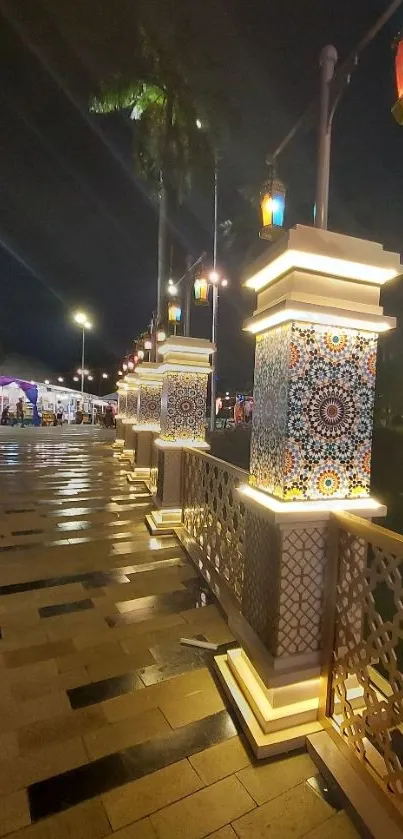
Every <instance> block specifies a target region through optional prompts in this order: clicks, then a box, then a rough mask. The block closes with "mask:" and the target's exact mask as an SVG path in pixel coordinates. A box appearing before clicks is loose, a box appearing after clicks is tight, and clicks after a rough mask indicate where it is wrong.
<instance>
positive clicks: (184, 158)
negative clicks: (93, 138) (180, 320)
mask: <svg viewBox="0 0 403 839" xmlns="http://www.w3.org/2000/svg"><path fill="white" fill-rule="evenodd" d="M144 44H145V54H146V57H147V59H148V62H149V72H148V73H145V76H146V78H140V79H136V80H126V79H124V78H123V77H122V76H121V75H117V76H114V77H113V78H112V79H109V80H108V81H107V82H105V83H104V84H102V85H101V88H100V90H99V92H98V94H97V96H95V97H94V98H93V99H92V101H91V104H90V109H91V111H93V112H94V113H98V114H108V113H111V112H113V111H128V112H129V114H130V117H131V119H132V120H133V121H134V122H135V132H134V159H135V166H136V169H137V171H138V172H139V173H140V174H141V175H142V176H143V177H145V178H146V180H147V182H148V185H149V187H150V189H151V191H152V193H153V194H154V195H157V196H158V200H159V224H158V297H157V302H158V305H157V315H158V318H159V319H162V314H163V305H164V291H165V287H166V281H167V261H168V259H167V257H168V238H169V209H170V205H171V202H173V201H175V200H176V201H181V200H182V198H183V196H184V195H185V194H186V191H187V189H188V188H189V186H190V182H191V175H192V172H193V171H194V170H195V169H196V168H198V169H200V168H201V167H203V166H204V165H205V164H206V162H209V164H210V167H211V149H210V146H209V142H208V135H207V134H206V133H205V132H200V131H199V130H198V128H197V120H198V113H197V109H196V107H195V105H194V104H193V103H192V102H191V97H190V93H189V91H188V90H187V89H186V84H185V83H184V81H183V79H182V78H180V77H179V76H178V74H177V73H174V72H172V69H171V68H170V69H169V70H168V71H166V72H164V71H163V69H162V67H161V61H160V57H159V56H157V55H156V54H154V53H153V52H152V50H151V49H150V47H149V44H148V42H147V39H146V37H145V36H144ZM145 63H147V62H145Z"/></svg>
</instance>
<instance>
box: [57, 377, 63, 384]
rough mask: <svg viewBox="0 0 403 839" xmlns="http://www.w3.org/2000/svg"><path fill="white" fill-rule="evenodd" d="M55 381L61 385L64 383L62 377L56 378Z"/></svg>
mask: <svg viewBox="0 0 403 839" xmlns="http://www.w3.org/2000/svg"><path fill="white" fill-rule="evenodd" d="M57 381H58V382H60V383H61V384H63V382H64V379H63V376H58V379H57Z"/></svg>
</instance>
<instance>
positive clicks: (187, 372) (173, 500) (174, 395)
mask: <svg viewBox="0 0 403 839" xmlns="http://www.w3.org/2000/svg"><path fill="white" fill-rule="evenodd" d="M213 351H214V345H213V344H212V343H211V342H210V341H207V340H205V339H203V338H182V337H175V336H172V337H170V338H168V339H167V340H166V341H165V343H164V344H163V346H162V347H161V349H160V354H161V355H162V356H163V362H162V364H161V365H160V367H159V369H160V371H161V373H162V395H161V433H160V435H159V437H157V439H156V440H155V442H154V446H156V448H157V451H158V479H157V490H156V495H155V502H156V504H157V507H158V508H159V509H158V510H157V511H155V512H153V513H152V514H151V516H150V517H149V519H148V522H149V525H150V526H151V527H152V529H158V528H161V527H162V528H164V527H165V528H167V527H168V525H169V524H171V526H172V524H174V523H178V522H179V521H180V520H181V516H182V509H181V457H182V451H183V448H184V447H185V446H192V448H202V449H208V448H209V447H208V444H207V443H206V427H205V426H206V401H207V382H208V376H209V374H210V372H211V363H210V357H211V354H212V352H213Z"/></svg>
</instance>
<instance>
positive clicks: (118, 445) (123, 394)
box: [113, 382, 127, 449]
mask: <svg viewBox="0 0 403 839" xmlns="http://www.w3.org/2000/svg"><path fill="white" fill-rule="evenodd" d="M117 392H118V411H117V414H116V440H115V442H114V444H113V448H115V449H123V446H124V444H125V436H124V425H123V420H124V418H125V416H126V402H127V387H126V384H125V383H124V382H118V385H117Z"/></svg>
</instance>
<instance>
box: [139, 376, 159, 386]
mask: <svg viewBox="0 0 403 839" xmlns="http://www.w3.org/2000/svg"><path fill="white" fill-rule="evenodd" d="M142 385H144V386H146V387H155V388H160V387H162V376H161V378H160V379H143V378H141V380H140V381H139V382H138V387H139V388H140V389H141V387H142Z"/></svg>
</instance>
